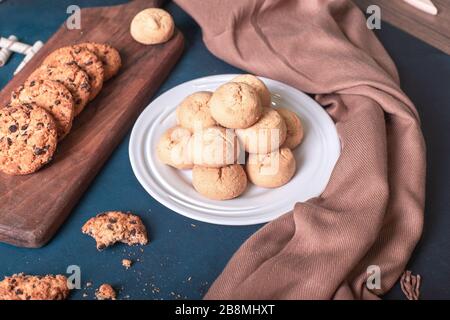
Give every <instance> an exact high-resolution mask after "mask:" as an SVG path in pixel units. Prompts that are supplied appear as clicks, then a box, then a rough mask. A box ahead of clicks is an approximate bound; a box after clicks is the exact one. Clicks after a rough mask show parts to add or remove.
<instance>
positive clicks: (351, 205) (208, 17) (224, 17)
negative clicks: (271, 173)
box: [175, 0, 425, 299]
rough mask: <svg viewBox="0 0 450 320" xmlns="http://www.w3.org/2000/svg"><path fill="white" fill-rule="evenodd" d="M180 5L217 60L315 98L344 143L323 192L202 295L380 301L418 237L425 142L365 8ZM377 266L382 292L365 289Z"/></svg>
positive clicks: (297, 2)
mask: <svg viewBox="0 0 450 320" xmlns="http://www.w3.org/2000/svg"><path fill="white" fill-rule="evenodd" d="M175 2H176V3H177V4H179V5H180V6H181V7H182V8H183V9H184V10H185V11H187V12H188V13H189V14H190V15H191V16H192V17H193V18H194V19H195V20H196V21H197V22H198V23H199V25H200V26H201V28H202V32H203V39H204V42H205V44H206V46H207V47H208V49H209V50H210V51H211V52H212V53H213V54H214V55H216V56H217V57H219V58H221V59H223V60H225V61H226V62H228V63H230V64H232V65H234V66H237V67H239V68H241V69H244V70H247V71H248V72H251V73H254V74H257V75H261V76H265V77H268V78H272V79H276V80H279V81H282V82H285V83H287V84H289V85H292V86H294V87H296V88H298V89H300V90H302V91H305V92H308V93H311V94H315V95H316V100H317V101H318V102H319V103H320V104H321V105H323V106H324V107H325V108H326V111H327V112H328V113H329V114H330V116H331V117H332V118H333V120H334V121H335V123H336V126H337V130H338V133H339V136H340V139H341V144H342V153H341V156H340V158H339V160H338V162H337V164H336V167H335V169H334V171H333V173H332V176H331V179H330V182H329V184H328V186H327V188H326V190H325V191H324V192H323V194H322V195H321V196H319V197H317V198H314V199H310V200H309V201H307V202H304V203H297V204H296V205H295V207H294V208H293V210H292V212H289V213H286V214H285V215H283V216H282V217H280V218H278V219H276V220H275V221H273V222H271V223H268V224H267V225H266V226H264V227H263V228H262V229H261V230H259V231H258V232H257V233H255V234H254V235H253V236H251V237H250V238H249V239H248V240H247V241H246V242H245V243H244V244H243V245H242V246H241V248H240V249H239V250H238V251H237V252H236V253H235V254H234V256H233V257H232V258H231V260H230V261H229V263H228V265H227V266H226V268H225V270H224V271H223V272H222V274H221V275H220V276H219V277H218V279H217V280H216V281H215V282H214V283H213V285H212V286H211V288H210V290H209V291H208V293H207V294H206V296H205V298H206V299H376V298H378V296H379V295H381V294H384V293H385V292H386V291H388V290H389V289H390V288H391V287H392V286H393V285H394V283H395V282H396V281H397V280H398V278H399V276H400V275H401V274H402V272H403V270H404V268H405V265H406V263H407V262H408V260H409V258H410V255H411V253H412V251H413V249H414V247H415V245H416V244H417V242H418V240H419V238H420V236H421V233H422V225H423V209H424V198H425V144H424V140H423V136H422V133H421V130H420V120H419V115H418V113H417V111H416V109H415V107H414V105H413V104H412V102H411V101H410V100H409V99H408V97H407V96H406V95H405V94H404V93H403V92H402V90H401V89H400V84H399V76H398V73H397V70H396V67H395V65H394V63H393V62H392V60H391V59H390V57H389V55H388V54H387V52H386V51H385V49H384V48H383V46H382V45H381V43H380V42H379V41H378V39H377V38H376V36H375V35H374V34H373V33H372V32H371V31H370V30H369V29H368V28H367V27H366V20H365V17H364V15H363V14H362V12H361V11H360V10H359V9H358V8H357V7H356V6H355V5H354V4H353V3H352V2H351V1H348V0H246V1H232V0H208V1H202V0H175ZM299 165H301V164H299ZM371 266H377V267H379V270H380V274H379V278H380V282H381V286H380V288H371V289H369V288H368V287H367V286H366V280H367V278H368V277H369V276H370V275H371V274H370V273H368V268H370V267H371ZM370 270H372V269H370Z"/></svg>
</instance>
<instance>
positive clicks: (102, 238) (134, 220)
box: [81, 211, 148, 250]
mask: <svg viewBox="0 0 450 320" xmlns="http://www.w3.org/2000/svg"><path fill="white" fill-rule="evenodd" d="M81 231H82V232H83V233H84V234H88V235H90V236H91V237H93V238H94V239H95V241H96V243H97V249H98V250H103V249H105V248H106V247H109V246H111V245H113V244H114V243H116V242H122V243H125V244H128V245H135V244H141V245H145V244H147V243H148V238H147V230H146V229H145V226H144V224H143V223H142V220H141V219H140V218H139V217H138V216H136V215H134V214H131V213H129V212H126V213H125V212H119V211H109V212H105V213H101V214H98V215H97V216H96V217H94V218H91V219H89V220H88V221H87V222H86V223H85V224H84V226H83V227H82V229H81Z"/></svg>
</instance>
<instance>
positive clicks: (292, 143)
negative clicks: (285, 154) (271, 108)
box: [275, 108, 304, 150]
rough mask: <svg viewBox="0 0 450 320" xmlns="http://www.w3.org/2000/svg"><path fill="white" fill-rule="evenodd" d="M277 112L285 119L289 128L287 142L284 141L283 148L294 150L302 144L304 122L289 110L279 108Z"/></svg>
mask: <svg viewBox="0 0 450 320" xmlns="http://www.w3.org/2000/svg"><path fill="white" fill-rule="evenodd" d="M275 110H276V111H277V112H278V113H279V114H280V115H281V117H283V119H284V122H286V127H287V134H286V140H285V141H284V143H283V145H282V147H286V148H289V149H291V150H292V149H294V148H295V147H297V146H298V145H299V144H300V143H302V140H303V134H304V133H303V125H302V121H301V120H300V118H299V116H298V115H297V114H296V113H295V112H293V111H291V110H289V109H286V108H277V109H275Z"/></svg>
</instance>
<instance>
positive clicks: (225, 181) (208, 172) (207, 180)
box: [192, 164, 247, 200]
mask: <svg viewBox="0 0 450 320" xmlns="http://www.w3.org/2000/svg"><path fill="white" fill-rule="evenodd" d="M192 184H193V186H194V188H195V190H197V192H198V193H200V194H201V195H203V196H205V197H207V198H209V199H213V200H228V199H233V198H236V197H239V196H240V195H241V194H242V193H244V191H245V189H247V175H246V174H245V171H244V169H243V168H242V166H241V165H239V164H232V165H229V166H225V167H221V168H207V167H201V166H195V167H194V169H193V170H192Z"/></svg>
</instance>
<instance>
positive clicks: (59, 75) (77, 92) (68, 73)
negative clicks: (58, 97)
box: [28, 64, 91, 116]
mask: <svg viewBox="0 0 450 320" xmlns="http://www.w3.org/2000/svg"><path fill="white" fill-rule="evenodd" d="M41 79H46V80H52V81H56V82H59V83H62V84H63V85H64V86H65V87H66V88H67V89H68V90H69V91H70V93H71V94H72V97H73V102H74V109H75V114H74V115H75V116H77V115H78V114H79V113H80V112H81V111H83V109H84V107H85V106H86V104H87V103H88V101H89V96H90V93H91V85H90V84H89V77H88V75H87V74H86V72H84V71H83V70H81V69H80V68H79V67H78V66H76V65H73V64H65V65H58V66H50V65H42V66H40V67H39V68H37V69H36V70H35V71H34V72H33V73H32V74H31V76H30V77H28V80H29V81H30V84H32V83H33V84H34V85H35V84H36V80H41ZM33 81H34V82H33Z"/></svg>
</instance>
